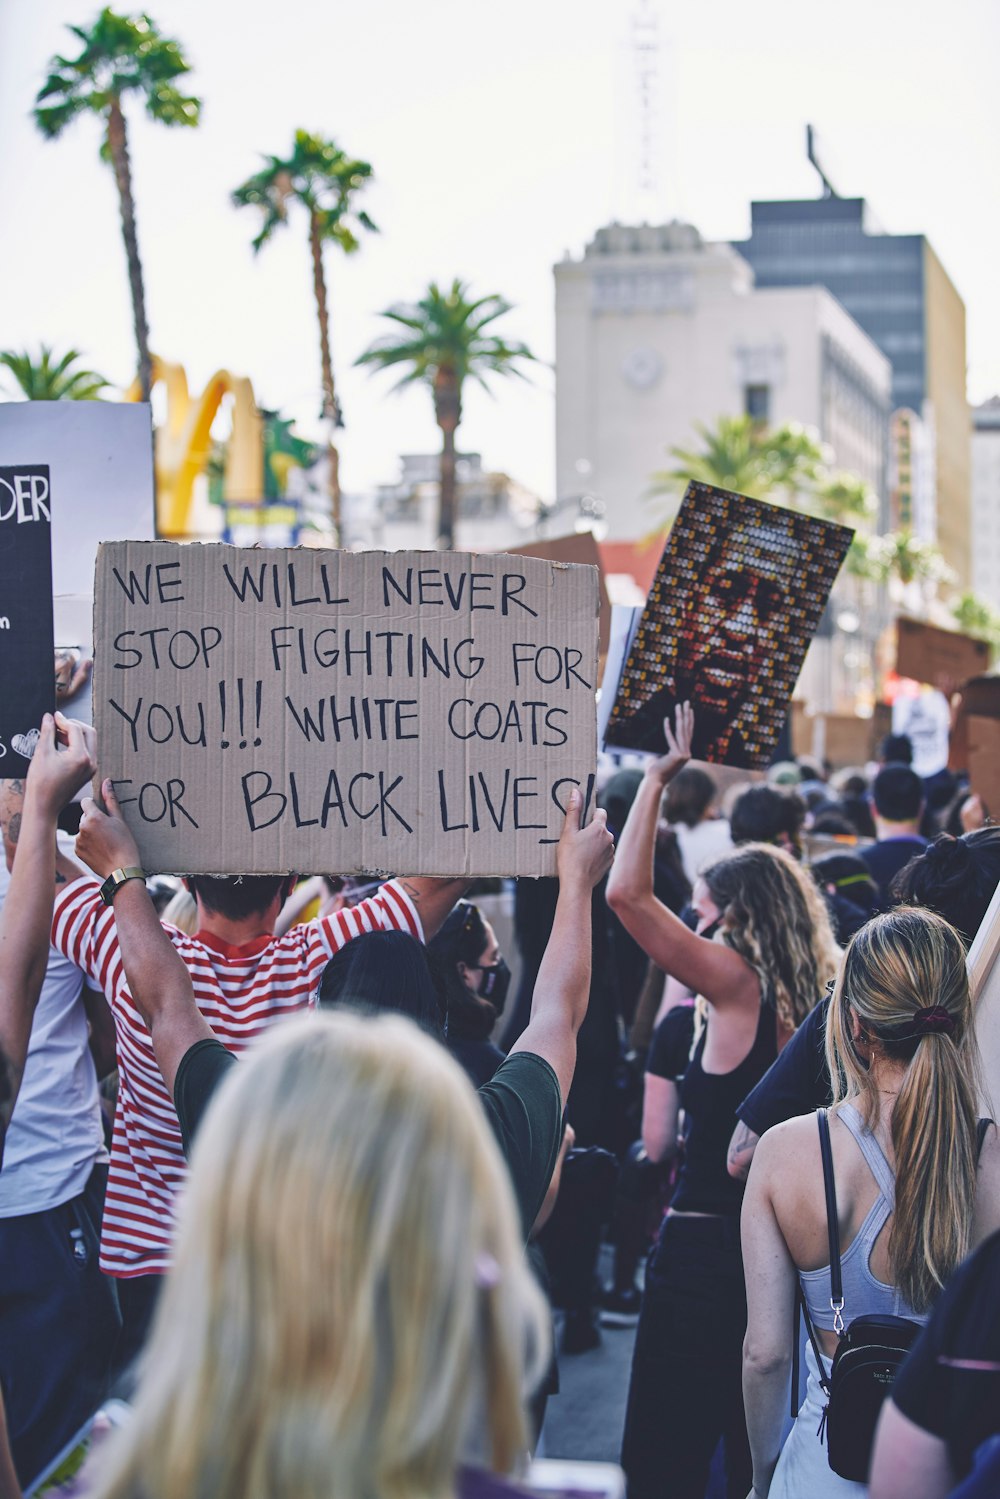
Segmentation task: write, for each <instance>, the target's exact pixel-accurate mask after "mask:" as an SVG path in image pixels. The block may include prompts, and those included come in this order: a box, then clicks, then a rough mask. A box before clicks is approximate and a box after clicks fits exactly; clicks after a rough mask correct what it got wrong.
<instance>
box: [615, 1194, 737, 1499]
mask: <svg viewBox="0 0 1000 1499" xmlns="http://www.w3.org/2000/svg"><path fill="white" fill-rule="evenodd" d="M746 1323H747V1306H746V1290H745V1287H744V1282H743V1257H742V1255H741V1253H740V1225H739V1219H738V1218H735V1217H734V1218H684V1217H667V1218H665V1219H664V1220H663V1226H662V1228H661V1230H660V1236H659V1238H658V1239H657V1242H656V1247H655V1248H654V1250H653V1252H652V1254H651V1255H650V1258H649V1263H648V1265H647V1267H646V1289H645V1291H644V1293H643V1298H642V1310H641V1311H640V1313H639V1326H638V1329H637V1331H636V1339H635V1352H634V1354H633V1358H632V1378H631V1380H630V1383H629V1392H628V1408H627V1410H626V1414H625V1435H624V1438H623V1441H622V1467H623V1468H624V1469H625V1475H626V1477H627V1479H628V1493H629V1499H703V1496H704V1493H705V1487H706V1485H707V1483H708V1474H709V1469H710V1467H711V1464H712V1455H713V1453H714V1452H715V1449H716V1447H717V1446H718V1444H719V1441H720V1439H722V1440H723V1441H724V1443H725V1456H726V1493H727V1495H728V1496H729V1499H746V1494H747V1492H748V1490H749V1488H750V1484H751V1480H752V1470H751V1462H750V1446H749V1443H748V1441H747V1431H746V1422H745V1420H744V1416H743V1389H742V1364H743V1336H744V1334H745V1332H746Z"/></svg>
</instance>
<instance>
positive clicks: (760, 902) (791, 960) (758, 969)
mask: <svg viewBox="0 0 1000 1499" xmlns="http://www.w3.org/2000/svg"><path fill="white" fill-rule="evenodd" d="M701 877H702V879H703V880H704V881H705V883H706V885H707V886H708V890H709V894H710V895H711V897H712V899H713V901H714V902H715V904H716V906H717V907H718V910H719V916H720V918H721V921H722V926H721V930H720V932H719V936H718V938H717V939H716V940H718V941H720V942H724V943H725V944H726V946H727V947H731V948H732V949H733V951H734V952H737V953H739V955H740V957H741V958H744V959H745V960H746V962H747V963H749V964H750V967H751V968H752V969H753V970H754V972H755V973H756V974H757V977H758V978H759V980H760V992H761V1001H762V1002H766V1003H769V1004H772V1005H773V1006H774V1009H775V1011H776V1012H777V1015H778V1019H779V1021H780V1022H781V1024H782V1025H783V1026H785V1027H786V1028H788V1029H789V1030H794V1029H795V1028H796V1027H797V1026H799V1025H801V1023H802V1021H803V1020H804V1019H805V1017H806V1016H807V1015H808V1013H809V1011H810V1010H811V1009H812V1008H813V1006H814V1005H815V1004H816V1001H817V1000H818V999H819V997H820V995H821V994H822V993H823V990H824V989H825V988H826V986H827V984H828V983H829V981H830V979H831V978H832V977H833V975H834V974H835V973H836V971H837V964H838V962H839V959H840V949H839V947H838V946H837V943H836V941H835V939H834V935H833V929H832V927H831V926H830V917H829V915H828V913H827V909H826V904H825V902H824V900H823V897H822V896H821V895H820V893H819V891H818V890H817V888H816V885H815V882H814V881H813V880H812V879H811V878H810V876H809V875H808V874H807V873H806V871H805V870H804V869H803V868H802V866H801V865H800V864H799V863H798V861H797V860H795V859H793V858H792V856H791V855H790V854H787V853H785V851H784V850H783V849H780V848H775V846H774V845H773V844H771V843H745V844H743V845H741V846H740V847H739V848H737V849H736V850H735V851H734V852H733V853H728V854H723V855H721V856H720V857H719V858H718V859H715V860H714V861H713V862H712V863H711V864H709V865H707V866H706V867H705V868H704V869H703V870H702V871H701Z"/></svg>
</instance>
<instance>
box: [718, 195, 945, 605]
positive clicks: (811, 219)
mask: <svg viewBox="0 0 1000 1499" xmlns="http://www.w3.org/2000/svg"><path fill="white" fill-rule="evenodd" d="M750 213H751V216H750V226H751V227H750V237H749V239H746V240H744V241H742V242H740V243H738V244H736V246H735V248H736V249H737V250H738V251H739V253H740V254H741V255H743V256H744V257H745V258H746V259H747V260H748V261H749V263H750V264H751V265H752V266H753V269H754V273H755V276H756V280H757V285H758V287H793V286H797V287H805V286H825V287H826V288H827V290H828V291H830V292H831V293H832V294H833V295H834V296H835V297H836V298H837V300H838V302H840V303H841V305H842V306H843V307H845V308H846V310H847V311H848V312H849V313H850V314H851V316H852V317H853V318H854V320H855V321H856V322H857V323H858V324H859V326H860V327H862V328H863V329H864V330H865V332H866V333H867V334H868V335H869V336H870V337H871V338H872V340H873V341H874V342H875V343H876V344H877V345H878V347H879V348H880V349H881V350H882V351H883V353H884V354H885V355H886V356H887V357H888V358H889V360H890V362H891V364H892V404H893V408H894V409H904V408H905V409H907V410H909V411H911V412H913V413H914V414H915V415H916V416H917V417H918V418H919V419H920V420H921V421H922V422H923V423H924V425H925V427H926V428H927V429H928V438H927V440H928V441H929V442H930V443H932V444H933V448H934V455H935V457H934V464H935V467H934V478H935V501H934V509H935V524H936V531H937V536H936V540H937V543H938V545H939V546H940V548H941V550H942V552H943V553H944V555H945V558H946V560H947V561H948V563H949V565H950V566H951V567H952V568H953V569H954V570H955V573H956V575H957V577H958V580H959V583H960V584H961V585H963V586H968V582H969V577H970V569H971V544H970V542H971V531H970V527H971V504H970V461H971V459H970V443H969V421H968V407H967V401H966V391H965V304H964V303H963V301H962V299H961V297H960V296H959V294H958V292H957V291H956V290H955V287H954V286H953V285H952V283H951V281H950V280H949V278H948V275H947V272H946V271H945V270H944V267H943V266H942V265H941V262H940V261H939V260H938V258H937V256H936V255H935V253H934V251H933V249H932V248H931V246H930V244H929V243H928V241H927V240H926V238H925V237H924V236H923V235H922V234H885V233H883V232H882V231H881V230H880V228H879V227H878V225H877V224H876V223H875V222H874V220H873V218H872V215H871V212H870V210H869V209H868V206H867V204H866V203H865V201H864V199H863V198H840V197H837V196H835V195H834V194H833V193H830V194H829V195H828V196H826V197H823V198H815V199H807V200H803V201H795V202H770V203H753V204H752V205H751V211H750ZM887 519H888V515H887V512H884V514H883V520H886V521H887Z"/></svg>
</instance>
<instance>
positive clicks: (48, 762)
mask: <svg viewBox="0 0 1000 1499" xmlns="http://www.w3.org/2000/svg"><path fill="white" fill-rule="evenodd" d="M93 773H94V731H93V729H91V728H89V727H88V726H87V725H85V724H80V723H76V722H74V721H71V720H70V719H66V718H63V716H62V714H61V713H57V714H56V715H55V718H53V717H52V715H51V714H48V713H47V714H46V715H45V717H44V718H43V719H42V726H41V738H40V739H39V741H38V745H37V747H36V749H35V754H34V757H33V759H32V762H31V767H30V769H29V771H28V776H27V780H26V782H25V783H24V785H23V788H22V789H19V790H18V791H17V792H16V793H14V795H15V796H16V798H17V800H18V802H19V803H22V801H23V808H22V810H21V811H19V812H17V813H16V814H15V815H16V817H17V823H16V826H15V828H14V830H13V831H14V833H15V835H16V836H15V838H14V844H15V848H16V854H17V857H16V858H15V859H14V860H13V864H12V872H11V877H10V885H9V887H8V890H7V898H6V900H5V902H4V910H3V917H2V920H0V1052H2V1053H3V1056H4V1057H5V1058H6V1064H7V1067H6V1070H7V1074H8V1079H9V1086H8V1088H7V1089H5V1090H4V1091H5V1093H6V1095H7V1101H6V1102H5V1103H4V1104H3V1105H2V1106H0V1126H3V1125H5V1124H6V1122H7V1120H8V1119H9V1118H10V1114H11V1111H12V1110H13V1107H14V1099H15V1098H16V1096H17V1090H18V1088H19V1086H20V1082H21V1075H22V1073H23V1071H24V1062H25V1058H26V1056H27V1054H28V1042H29V1040H30V1037H31V1025H32V1021H33V1020H34V1018H35V1007H36V1005H37V1004H38V996H39V994H40V993H41V988H42V983H43V981H44V979H45V970H46V968H47V967H48V961H49V928H50V927H51V925H52V896H53V891H54V889H55V881H56V819H57V818H58V816H59V813H60V812H61V811H62V809H63V807H64V806H65V805H66V803H67V802H68V801H70V800H71V799H72V797H74V796H75V795H76V793H77V791H79V789H80V787H81V786H83V785H85V783H86V782H87V781H88V780H89V778H90V777H91V776H92V775H93ZM18 784H19V786H20V783H18ZM5 785H6V786H8V787H9V786H10V785H11V783H10V782H7V783H5ZM0 1139H2V1129H0Z"/></svg>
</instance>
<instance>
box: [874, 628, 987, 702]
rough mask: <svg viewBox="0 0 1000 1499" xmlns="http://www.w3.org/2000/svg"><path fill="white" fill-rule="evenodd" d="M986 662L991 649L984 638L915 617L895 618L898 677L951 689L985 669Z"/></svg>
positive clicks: (945, 690) (943, 689) (950, 690)
mask: <svg viewBox="0 0 1000 1499" xmlns="http://www.w3.org/2000/svg"><path fill="white" fill-rule="evenodd" d="M989 664H990V648H989V645H988V644H987V643H986V641H985V640H977V639H976V638H975V636H973V635H962V634H961V633H960V632H959V631H958V630H942V629H939V628H938V626H937V625H925V624H924V623H923V622H922V621H920V620H916V619H906V618H904V617H902V616H901V617H900V618H899V619H897V620H896V671H897V673H898V675H899V676H901V677H911V678H912V679H913V681H915V682H927V683H929V684H930V685H931V686H932V687H937V688H939V689H940V690H941V691H943V692H954V690H955V688H956V687H959V686H961V684H962V683H963V682H967V681H968V680H969V678H970V677H978V676H979V675H980V674H981V673H982V672H984V671H987V670H988V669H989Z"/></svg>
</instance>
